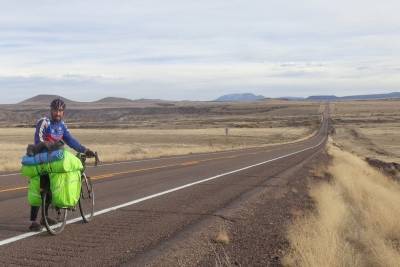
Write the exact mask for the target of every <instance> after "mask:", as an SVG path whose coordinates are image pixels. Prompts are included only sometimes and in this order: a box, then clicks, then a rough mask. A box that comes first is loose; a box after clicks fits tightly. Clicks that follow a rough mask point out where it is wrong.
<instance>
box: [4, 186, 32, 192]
mask: <svg viewBox="0 0 400 267" xmlns="http://www.w3.org/2000/svg"><path fill="white" fill-rule="evenodd" d="M27 188H28V187H27V186H21V187H14V188H7V189H2V190H0V193H3V192H10V191H17V190H22V189H27Z"/></svg>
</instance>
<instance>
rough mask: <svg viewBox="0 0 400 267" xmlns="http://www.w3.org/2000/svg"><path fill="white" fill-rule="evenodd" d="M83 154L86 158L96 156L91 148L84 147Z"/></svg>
mask: <svg viewBox="0 0 400 267" xmlns="http://www.w3.org/2000/svg"><path fill="white" fill-rule="evenodd" d="M85 155H86V157H88V158H93V157H95V156H96V153H94V152H93V151H92V150H90V149H86V150H85Z"/></svg>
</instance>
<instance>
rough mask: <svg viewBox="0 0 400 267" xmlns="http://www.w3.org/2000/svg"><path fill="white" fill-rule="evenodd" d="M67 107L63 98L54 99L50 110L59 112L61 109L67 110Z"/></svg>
mask: <svg viewBox="0 0 400 267" xmlns="http://www.w3.org/2000/svg"><path fill="white" fill-rule="evenodd" d="M65 107H66V105H65V102H64V101H63V100H62V99H61V98H56V99H54V100H53V101H51V104H50V108H51V109H52V110H59V109H62V110H65Z"/></svg>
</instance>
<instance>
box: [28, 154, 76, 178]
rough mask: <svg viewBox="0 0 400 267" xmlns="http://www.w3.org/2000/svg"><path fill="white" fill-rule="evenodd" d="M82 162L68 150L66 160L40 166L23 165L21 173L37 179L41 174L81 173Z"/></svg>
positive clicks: (65, 155)
mask: <svg viewBox="0 0 400 267" xmlns="http://www.w3.org/2000/svg"><path fill="white" fill-rule="evenodd" d="M82 169H83V166H82V162H81V161H80V160H79V159H78V158H77V157H76V156H75V155H74V154H72V153H71V152H69V151H68V150H66V149H65V150H64V159H62V160H58V161H53V162H50V163H44V164H40V165H33V166H32V165H30V166H28V165H22V168H21V173H22V175H23V176H26V177H36V176H40V175H41V174H50V173H66V172H73V171H78V170H79V171H81V170H82Z"/></svg>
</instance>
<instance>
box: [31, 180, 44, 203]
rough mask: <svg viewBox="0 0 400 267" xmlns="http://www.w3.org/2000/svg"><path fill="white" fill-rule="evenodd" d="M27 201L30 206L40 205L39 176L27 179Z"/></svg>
mask: <svg viewBox="0 0 400 267" xmlns="http://www.w3.org/2000/svg"><path fill="white" fill-rule="evenodd" d="M28 202H29V204H30V205H31V206H35V207H40V205H42V197H41V195H40V176H35V177H32V178H31V179H29V186H28Z"/></svg>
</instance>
